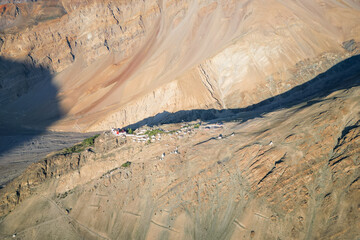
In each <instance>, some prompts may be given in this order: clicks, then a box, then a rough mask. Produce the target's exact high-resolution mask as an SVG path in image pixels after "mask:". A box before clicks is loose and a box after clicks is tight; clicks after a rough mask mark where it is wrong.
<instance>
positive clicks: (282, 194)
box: [0, 56, 360, 239]
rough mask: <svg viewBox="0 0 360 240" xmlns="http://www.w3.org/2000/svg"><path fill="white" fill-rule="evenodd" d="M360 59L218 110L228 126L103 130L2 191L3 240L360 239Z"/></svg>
mask: <svg viewBox="0 0 360 240" xmlns="http://www.w3.org/2000/svg"><path fill="white" fill-rule="evenodd" d="M359 66H360V60H359V57H358V56H357V57H353V58H350V59H348V60H346V61H344V62H342V63H341V64H339V65H337V66H336V67H334V68H332V69H331V70H329V71H327V72H326V73H325V74H322V75H321V76H319V77H318V78H316V79H313V80H312V81H310V82H308V83H306V84H303V85H301V86H299V87H297V88H295V89H293V90H291V91H289V92H287V93H285V94H282V95H281V96H279V97H276V98H273V99H271V100H268V101H266V102H263V103H261V104H258V105H257V106H254V107H253V109H252V110H249V109H248V111H240V112H234V111H233V112H231V114H229V112H227V111H222V112H217V114H218V117H220V119H222V121H223V122H224V124H223V125H214V124H212V125H211V124H207V123H203V124H202V125H201V126H200V127H197V126H196V125H191V124H189V123H182V124H180V123H179V124H171V125H163V126H160V127H161V128H163V129H169V130H170V129H172V130H173V129H179V130H178V131H170V132H168V133H161V136H157V135H156V136H155V138H156V139H157V140H154V139H152V140H151V139H150V141H149V142H145V143H143V142H138V141H137V140H136V139H132V137H127V138H126V139H123V138H120V137H115V136H113V135H112V134H111V133H110V132H105V133H103V134H101V135H100V136H99V137H98V138H96V140H95V145H94V146H93V147H89V148H87V149H85V150H84V151H82V152H79V153H72V154H55V155H53V156H49V157H47V158H46V159H45V160H42V161H40V162H38V163H36V164H33V165H32V166H30V167H29V168H28V169H27V170H26V172H25V173H24V174H23V175H22V176H20V177H19V178H17V179H15V180H14V181H13V182H12V183H10V184H8V185H7V186H6V187H5V188H3V189H0V196H1V199H0V210H1V212H0V213H1V215H2V219H1V221H0V237H1V238H2V239H10V238H12V235H13V234H16V236H17V237H19V238H21V239H33V238H40V239H49V238H56V237H58V236H59V237H61V238H64V239H83V238H86V239H103V238H104V239H357V238H359V237H360V228H359V227H358V226H359V223H360V219H359V216H360V205H359V203H360V185H359V184H360V181H359V179H360V168H359V164H360V105H359V102H360V98H359V96H360V86H359V84H360V75H359V71H358V69H359ZM188 114H189V113H188ZM194 114H195V115H196V114H200V115H201V116H204V115H206V114H209V115H211V114H213V112H211V111H210V110H208V111H207V112H206V111H205V112H204V111H203V112H200V113H194ZM176 116H179V115H176ZM195 117H196V116H195ZM217 121H220V120H219V119H218V120H217ZM185 125H186V126H185ZM133 140H135V141H133ZM126 162H130V163H127V164H124V163H126Z"/></svg>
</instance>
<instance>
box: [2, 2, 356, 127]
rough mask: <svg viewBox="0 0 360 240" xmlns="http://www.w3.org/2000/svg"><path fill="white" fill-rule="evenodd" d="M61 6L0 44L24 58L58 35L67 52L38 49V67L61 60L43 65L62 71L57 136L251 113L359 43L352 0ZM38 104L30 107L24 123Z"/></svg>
mask: <svg viewBox="0 0 360 240" xmlns="http://www.w3.org/2000/svg"><path fill="white" fill-rule="evenodd" d="M62 4H63V5H64V6H65V7H64V8H65V9H67V12H68V14H67V15H66V16H64V17H62V18H60V19H58V20H55V21H52V22H45V23H43V24H39V25H38V26H35V27H33V28H32V29H30V30H29V29H28V30H26V31H25V32H23V33H21V36H19V34H20V33H19V34H18V35H16V36H17V38H13V39H11V38H10V37H7V38H5V41H4V44H3V47H2V53H4V54H5V55H8V56H14V57H17V58H21V57H23V56H21V54H23V55H24V56H25V57H26V55H25V54H27V52H26V51H23V53H21V51H20V52H16V54H15V53H14V50H12V48H14V46H15V44H20V42H19V41H20V39H22V40H23V39H24V38H25V37H24V35H27V34H29V35H32V34H33V33H32V32H34V31H39V32H40V33H41V32H44V31H45V28H46V29H50V31H51V32H53V33H59V38H60V40H59V43H60V45H54V44H51V41H48V42H47V40H46V39H42V40H37V41H35V43H36V44H35V47H34V48H33V49H32V50H31V57H32V59H35V63H34V64H45V63H42V62H41V60H38V62H36V59H43V58H45V57H46V55H52V56H55V57H57V56H58V57H59V58H58V61H56V60H55V58H54V57H51V59H52V61H50V62H49V61H48V62H47V63H46V64H45V65H47V66H50V67H51V68H52V69H54V71H55V72H58V74H57V75H56V76H55V79H54V82H55V83H56V86H58V88H59V91H58V93H57V95H56V100H57V102H58V103H59V104H60V106H61V108H62V111H63V116H62V118H61V120H60V121H57V122H56V123H54V124H53V125H52V127H51V129H54V130H71V131H90V130H102V129H108V128H109V127H111V126H124V125H127V124H130V123H134V122H136V121H139V120H142V119H143V118H145V117H148V116H152V115H155V114H157V113H159V112H162V111H165V110H166V111H178V110H183V109H194V108H197V109H202V108H239V107H246V106H249V105H251V104H254V103H257V102H259V101H261V100H264V99H266V98H269V97H271V96H274V95H277V94H280V93H282V92H284V91H287V90H289V89H291V88H292V87H294V86H296V85H298V84H301V83H303V82H306V81H308V80H310V79H311V78H313V77H315V76H316V75H317V74H319V73H321V72H323V71H325V70H327V69H328V68H330V67H331V66H333V65H334V64H336V63H337V62H339V61H341V60H342V59H344V58H346V57H348V56H350V55H353V54H354V53H355V51H348V50H346V49H344V48H343V43H344V42H346V41H349V40H352V39H354V41H355V44H356V42H357V41H359V36H360V18H359V17H358V16H359V15H360V3H358V2H357V1H350V0H349V1H301V2H299V1H275V0H270V1H258V0H252V1H251V0H250V1H158V2H157V1H146V3H143V2H142V1H139V2H132V3H128V2H125V1H124V2H119V3H117V4H116V3H113V2H112V3H107V2H103V1H93V2H89V3H87V4H84V3H83V4H80V3H78V5H79V6H78V7H74V6H71V3H69V2H65V1H64V2H63V3H62ZM63 24H65V30H60V28H61V27H63ZM61 29H63V28H61ZM47 31H48V30H47ZM60 32H61V33H60ZM38 39H39V38H38ZM35 40H36V39H35ZM21 44H22V45H26V44H27V43H24V42H21ZM29 44H30V43H29ZM62 47H63V48H62ZM23 49H26V47H25V46H23V47H22V50H23ZM62 49H64V51H62ZM15 55H16V56H15ZM27 56H29V55H27ZM22 98H23V99H22ZM24 99H25V97H20V98H18V99H16V100H14V101H12V102H11V104H9V105H7V106H8V107H9V111H10V112H11V110H10V109H14V108H21V106H22V105H23V104H24V101H25V100H24ZM28 101H29V99H28V98H27V99H26V102H28ZM50 104H51V101H50ZM36 107H37V106H34V107H33V108H31V107H29V108H28V109H26V110H24V111H25V112H26V113H25V115H24V116H25V117H24V119H23V121H24V122H26V123H27V124H29V121H30V120H33V119H36V116H32V113H33V112H37V111H34V110H36V109H34V108H36ZM48 108H51V106H50V107H48ZM41 109H47V107H44V106H41V108H40V110H41ZM32 124H34V121H33V123H32ZM30 125H31V124H30Z"/></svg>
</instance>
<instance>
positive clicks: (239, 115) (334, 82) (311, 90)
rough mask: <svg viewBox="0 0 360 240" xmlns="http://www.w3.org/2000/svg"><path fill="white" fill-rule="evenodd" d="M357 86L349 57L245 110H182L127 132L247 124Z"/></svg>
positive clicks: (355, 65) (357, 73) (359, 74)
mask: <svg viewBox="0 0 360 240" xmlns="http://www.w3.org/2000/svg"><path fill="white" fill-rule="evenodd" d="M359 85H360V55H356V56H353V57H350V58H348V59H346V60H344V61H342V62H340V63H338V64H336V65H335V66H333V67H332V68H330V69H329V70H328V71H326V72H324V73H322V74H320V75H318V76H317V77H315V78H314V79H312V80H310V81H308V82H306V83H304V84H302V85H299V86H296V87H294V88H292V89H291V90H289V91H287V92H284V93H282V94H279V95H277V96H274V97H271V98H269V99H266V100H264V101H262V102H260V103H257V104H254V105H251V106H249V107H246V108H236V109H223V110H216V109H194V110H183V111H178V112H175V113H170V112H166V111H165V112H162V113H159V114H157V115H155V116H153V117H149V118H145V119H144V120H142V121H139V122H137V123H134V124H131V125H129V126H127V127H126V128H132V129H135V128H139V127H141V126H144V125H148V126H155V125H159V124H167V123H181V122H183V121H184V122H191V121H196V120H200V121H209V122H212V121H214V122H215V121H229V120H233V119H238V120H241V121H243V122H244V121H247V120H249V119H253V118H257V117H261V116H262V115H264V114H266V113H270V112H273V111H276V110H279V109H282V108H290V107H292V106H295V105H298V104H301V103H306V105H305V106H303V107H306V106H310V105H312V104H314V103H317V102H318V101H320V100H318V98H321V97H325V96H327V95H329V94H330V93H332V92H335V91H337V90H341V89H349V88H351V87H355V86H359Z"/></svg>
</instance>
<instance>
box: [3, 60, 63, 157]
mask: <svg viewBox="0 0 360 240" xmlns="http://www.w3.org/2000/svg"><path fill="white" fill-rule="evenodd" d="M52 80H53V76H52V74H51V72H50V71H49V70H48V69H47V68H45V67H41V66H40V67H38V66H35V64H34V63H33V61H32V59H31V57H29V61H27V62H19V61H12V60H8V59H5V58H3V57H0V155H1V154H3V153H5V152H7V151H9V150H11V149H12V148H15V147H17V146H19V145H21V144H23V143H24V141H29V140H31V138H33V137H35V136H37V135H40V134H42V133H43V132H45V131H46V128H47V127H48V126H49V125H50V124H52V123H53V122H54V121H56V120H58V119H59V118H60V117H61V116H62V113H61V110H60V107H59V104H58V101H57V98H56V96H57V92H58V89H57V87H56V86H55V85H54V84H53V81H52ZM34 129H36V130H34Z"/></svg>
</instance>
